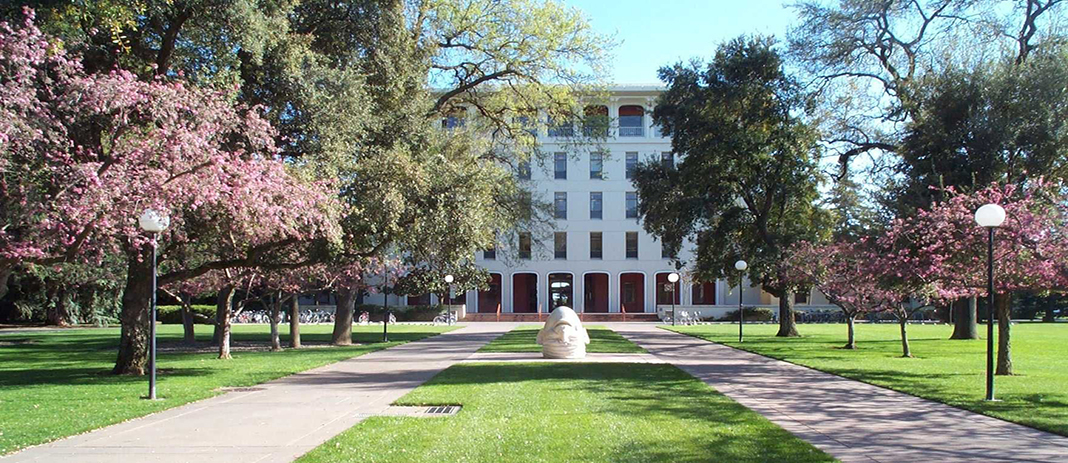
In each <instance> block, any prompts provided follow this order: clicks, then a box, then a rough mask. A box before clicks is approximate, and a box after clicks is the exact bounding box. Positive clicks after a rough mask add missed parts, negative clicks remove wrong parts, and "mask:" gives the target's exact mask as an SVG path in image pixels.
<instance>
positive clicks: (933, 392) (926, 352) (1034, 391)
mask: <svg viewBox="0 0 1068 463" xmlns="http://www.w3.org/2000/svg"><path fill="white" fill-rule="evenodd" d="M667 328H669V329H672V330H674V331H678V332H681V333H686V334H690V335H692V336H696V337H699V338H703V339H707V340H709V341H713V342H718V343H722V344H726V345H728V346H731V347H734V348H738V349H744V350H747V351H750V352H755V353H758V354H762V355H766V356H769V357H773V358H777V359H780V360H786V361H788V362H791V363H796V364H798V365H804V366H807V367H811V368H815V369H817V370H822V371H826V372H828V373H833V374H836V375H840V376H843V377H846V378H850V379H855V380H859V381H864V382H866V383H871V384H875V385H878V386H883V387H887V388H890V389H894V390H897V391H901V392H905V393H907V394H912V395H914V396H917V397H923V398H925V399H930V400H935V401H938V402H943V403H946V404H949V405H952V406H954V407H959V408H963V409H965V410H971V411H973V412H977V413H982V414H984V415H989V416H993V417H996V418H1000V419H1003V420H1007V421H1012V422H1015V423H1020V424H1023V425H1026V426H1031V427H1034V428H1038V429H1042V430H1045V431H1049V432H1053V433H1057V434H1060V435H1063V436H1068V390H1066V389H1065V388H1064V385H1065V384H1068V357H1066V356H1065V355H1063V352H1064V337H1065V336H1066V335H1068V324H1066V323H1057V324H1053V323H1017V324H1015V325H1013V327H1012V331H1013V335H1014V336H1013V338H1012V348H1013V349H1012V350H1013V364H1014V365H1013V368H1014V369H1015V370H1016V374H1015V375H1013V376H998V378H997V391H998V392H997V397H998V401H997V402H987V401H985V400H983V399H984V394H985V389H984V388H985V384H986V383H985V381H984V379H983V378H984V375H985V374H986V373H985V372H986V370H985V368H986V364H985V361H986V355H985V352H986V340H981V339H970V340H956V339H949V335H950V333H952V332H953V326H952V325H910V326H909V332H910V334H909V338H910V339H909V343H910V344H911V345H912V352H913V355H915V356H916V357H914V358H902V357H901V339H900V334H899V333H898V326H897V324H894V323H876V324H868V323H858V324H857V325H856V335H857V342H858V344H857V346H858V348H857V349H842V348H841V346H842V342H843V341H844V340H845V337H846V327H845V325H841V324H815V325H806V326H805V337H803V338H778V337H776V336H775V328H774V326H772V325H753V326H747V327H746V329H745V342H744V343H741V344H738V342H737V341H738V329H737V327H736V326H733V327H732V326H730V325H701V326H686V327H683V326H680V327H667Z"/></svg>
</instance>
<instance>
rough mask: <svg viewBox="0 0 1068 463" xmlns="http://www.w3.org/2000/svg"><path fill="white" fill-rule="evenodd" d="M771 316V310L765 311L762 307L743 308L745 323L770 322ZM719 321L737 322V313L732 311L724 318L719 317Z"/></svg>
mask: <svg viewBox="0 0 1068 463" xmlns="http://www.w3.org/2000/svg"><path fill="white" fill-rule="evenodd" d="M773 315H774V313H772V311H771V309H766V308H764V307H746V308H745V320H746V321H753V322H766V321H771V318H772V316H773ZM719 321H721V322H733V321H738V311H737V310H732V311H730V312H727V315H724V316H722V317H720V318H719Z"/></svg>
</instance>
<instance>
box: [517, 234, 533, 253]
mask: <svg viewBox="0 0 1068 463" xmlns="http://www.w3.org/2000/svg"><path fill="white" fill-rule="evenodd" d="M530 246H531V237H530V233H527V232H523V233H520V234H519V258H520V259H530Z"/></svg>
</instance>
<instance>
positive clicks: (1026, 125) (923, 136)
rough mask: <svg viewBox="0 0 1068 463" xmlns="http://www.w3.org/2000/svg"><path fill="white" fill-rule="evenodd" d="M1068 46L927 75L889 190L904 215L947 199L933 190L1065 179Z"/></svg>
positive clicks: (965, 189)
mask: <svg viewBox="0 0 1068 463" xmlns="http://www.w3.org/2000/svg"><path fill="white" fill-rule="evenodd" d="M1066 63H1068V47H1063V46H1061V47H1055V48H1046V49H1044V51H1042V52H1034V53H1032V54H1031V55H1030V56H1029V58H1028V59H1027V61H1025V62H1023V63H1020V64H1017V63H1015V62H1012V61H1009V60H1003V61H1001V62H995V63H993V64H989V65H984V66H977V67H975V68H973V69H970V70H962V69H948V70H945V71H944V72H941V73H937V74H934V73H932V74H929V75H928V76H926V78H925V79H924V80H923V85H922V87H920V89H919V90H918V92H917V97H916V98H917V101H918V104H919V109H918V111H917V113H916V117H915V119H914V120H913V121H911V122H910V123H909V124H908V126H907V128H906V130H905V135H904V140H903V143H902V145H901V150H900V154H901V161H900V163H899V165H898V169H897V170H898V172H899V173H900V174H901V180H900V181H898V182H896V183H894V184H892V185H891V188H892V190H891V199H892V200H893V201H894V206H896V208H897V209H898V210H901V211H902V212H903V213H911V212H912V210H914V209H915V208H920V207H927V206H929V205H930V204H931V203H932V202H937V201H941V200H942V199H944V196H945V195H944V194H943V193H942V192H941V191H939V190H932V189H931V186H939V187H953V188H955V189H956V190H957V191H958V192H963V193H968V192H972V191H975V190H977V189H981V188H984V187H986V186H987V185H989V184H991V183H994V182H999V183H1011V184H1018V185H1024V184H1026V183H1028V182H1029V181H1031V180H1034V179H1037V178H1040V177H1041V178H1044V179H1046V180H1051V181H1054V182H1059V181H1063V180H1065V179H1066V178H1068V148H1066V147H1068V90H1066V89H1065V88H1064V85H1063V82H1064V81H1065V80H1066V79H1068V64H1066Z"/></svg>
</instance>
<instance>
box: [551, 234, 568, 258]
mask: <svg viewBox="0 0 1068 463" xmlns="http://www.w3.org/2000/svg"><path fill="white" fill-rule="evenodd" d="M553 256H554V257H556V258H557V259H567V232H556V233H553Z"/></svg>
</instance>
